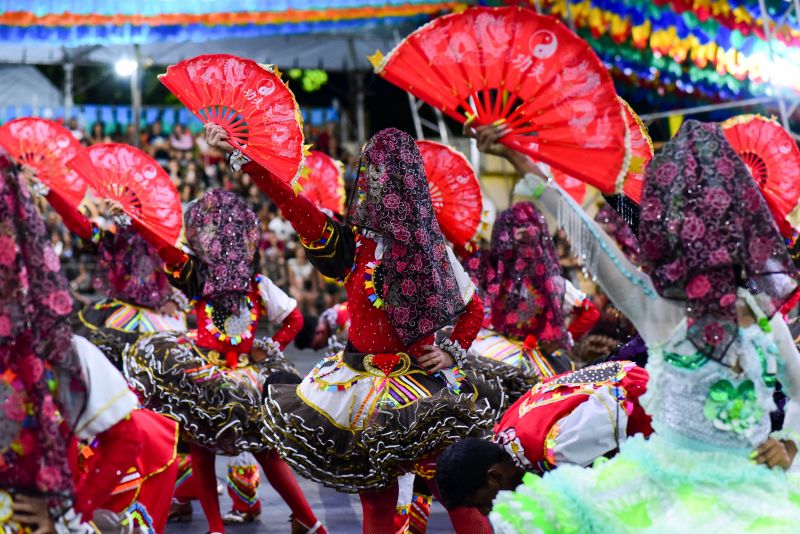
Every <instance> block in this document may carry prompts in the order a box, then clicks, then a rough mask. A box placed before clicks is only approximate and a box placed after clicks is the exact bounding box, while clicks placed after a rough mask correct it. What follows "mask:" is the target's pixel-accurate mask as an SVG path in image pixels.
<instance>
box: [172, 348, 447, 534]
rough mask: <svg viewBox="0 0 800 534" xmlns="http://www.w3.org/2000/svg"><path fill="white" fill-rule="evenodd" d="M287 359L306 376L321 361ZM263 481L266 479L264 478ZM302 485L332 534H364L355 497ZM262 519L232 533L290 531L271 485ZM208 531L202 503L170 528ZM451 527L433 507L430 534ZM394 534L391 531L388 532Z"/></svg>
mask: <svg viewBox="0 0 800 534" xmlns="http://www.w3.org/2000/svg"><path fill="white" fill-rule="evenodd" d="M286 354H287V356H288V357H289V358H290V359H291V360H292V361H294V362H295V365H296V366H297V367H298V369H299V370H300V371H301V372H303V373H305V372H307V371H309V370H310V369H311V367H313V366H314V364H315V363H317V361H319V359H320V357H321V356H320V354H318V353H314V352H312V351H310V350H306V351H298V350H296V349H294V348H293V347H290V348H289V350H287V353H286ZM226 466H227V458H224V457H218V458H217V477H218V478H219V479H220V480H221V481H224V479H225V473H226V470H227V467H226ZM261 478H262V481H263V480H264V477H263V476H262V477H261ZM299 480H300V485H301V487H302V488H303V491H304V492H305V494H306V498H307V499H308V501H309V504H310V505H311V508H312V509H313V510H314V512H315V513H316V514H317V516H318V517H319V519H320V520H321V521H322V522H323V523H324V524H325V526H326V527H327V529H328V532H330V533H331V534H358V533H360V532H361V505H360V502H359V500H358V496H356V495H348V494H345V493H338V492H336V491H334V490H332V489H329V488H324V487H322V486H320V485H319V484H316V483H314V482H311V481H309V480H306V479H302V478H300V479H299ZM260 497H261V506H262V515H261V517H260V518H259V521H257V522H256V523H253V524H250V525H242V526H238V527H230V528H229V529H228V531H229V532H231V533H236V532H240V533H244V532H247V533H253V534H285V533H288V532H290V529H289V524H288V520H289V508H288V507H287V506H286V505H285V504H284V502H283V501H282V500H281V498H280V497H279V496H278V494H277V493H275V491H274V490H273V489H272V488H271V487H269V484H267V483H265V482H262V485H261V489H260ZM220 505H221V507H222V511H223V513H224V512H225V511H226V510H228V509H230V499H229V498H228V494H227V492H224V494H223V495H222V496H221V497H220ZM206 530H207V525H206V523H205V519H204V518H203V513H202V510H201V509H200V505H199V503H194V518H193V520H192V522H191V523H182V524H171V525H169V526H168V527H167V533H168V534H177V533H192V534H194V533H198V534H203V533H204V532H206ZM452 531H453V530H452V527H451V526H450V523H449V521H448V519H447V514H446V513H445V511H444V509H443V508H442V507H441V506H440V505H439V504H438V503H434V505H433V511H432V513H431V521H430V524H429V528H428V532H429V533H431V534H445V533H450V532H452ZM386 532H387V534H390V533H391V528H389V529H387V531H386Z"/></svg>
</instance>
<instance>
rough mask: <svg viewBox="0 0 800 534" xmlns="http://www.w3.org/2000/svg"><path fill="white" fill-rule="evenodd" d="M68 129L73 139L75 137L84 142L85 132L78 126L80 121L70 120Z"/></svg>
mask: <svg viewBox="0 0 800 534" xmlns="http://www.w3.org/2000/svg"><path fill="white" fill-rule="evenodd" d="M67 128H69V131H70V132H71V133H72V137H74V138H75V139H77V140H78V141H83V139H84V137H85V136H84V134H83V130H82V129H81V127H80V126H78V119H75V118H72V119H70V120H69V123H68V125H67Z"/></svg>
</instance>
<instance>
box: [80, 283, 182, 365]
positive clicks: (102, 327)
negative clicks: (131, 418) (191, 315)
mask: <svg viewBox="0 0 800 534" xmlns="http://www.w3.org/2000/svg"><path fill="white" fill-rule="evenodd" d="M70 323H71V324H72V331H73V332H74V333H75V334H77V335H79V336H83V337H85V338H86V339H88V340H89V341H90V342H91V343H92V344H93V345H95V346H96V347H97V348H99V349H100V350H101V351H102V352H103V354H105V356H106V358H108V360H109V361H110V362H111V363H113V364H114V365H115V366H116V367H117V369H122V367H123V365H122V355H123V354H124V353H125V351H126V350H127V348H128V347H129V346H130V345H131V344H133V343H135V342H136V340H137V339H138V338H139V336H140V335H141V334H144V333H155V332H164V331H172V332H182V331H184V330H186V320H185V319H184V318H182V317H181V318H173V317H167V316H164V315H161V314H159V313H156V312H155V311H153V310H150V309H147V308H141V307H138V306H134V305H132V304H128V303H127V302H122V301H119V300H113V299H105V300H101V301H100V302H98V303H97V304H92V305H89V306H86V307H85V308H84V309H82V310H80V311H78V312H77V313H75V314H74V315H73V316H72V317H71V318H70Z"/></svg>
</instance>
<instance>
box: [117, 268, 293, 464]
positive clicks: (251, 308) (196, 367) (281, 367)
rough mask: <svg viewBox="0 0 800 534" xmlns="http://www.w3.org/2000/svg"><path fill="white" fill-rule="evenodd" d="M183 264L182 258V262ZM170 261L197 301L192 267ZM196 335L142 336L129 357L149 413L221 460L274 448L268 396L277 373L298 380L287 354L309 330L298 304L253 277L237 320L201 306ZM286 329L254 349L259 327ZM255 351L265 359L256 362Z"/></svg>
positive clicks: (130, 372)
mask: <svg viewBox="0 0 800 534" xmlns="http://www.w3.org/2000/svg"><path fill="white" fill-rule="evenodd" d="M178 258H180V256H178ZM172 259H173V261H168V263H169V264H171V265H179V267H177V268H176V269H175V270H174V271H172V277H173V279H172V282H173V284H174V285H175V286H176V287H178V288H180V289H181V290H183V291H184V292H185V293H186V295H187V296H188V297H190V298H191V297H192V296H194V295H197V294H198V288H199V282H198V280H197V277H196V275H195V273H196V270H195V268H194V261H195V260H194V259H193V258H192V257H188V258H187V257H185V256H183V258H182V259H183V260H184V261H179V260H178V261H176V258H172ZM195 313H196V315H197V329H195V330H190V331H189V332H186V333H177V334H176V333H168V332H163V333H158V334H153V335H144V336H141V337H140V338H139V339H138V340H137V341H136V343H134V344H133V345H132V346H131V348H130V349H129V350H128V352H127V354H126V356H125V366H126V369H125V370H126V374H127V375H128V377H129V380H130V381H131V382H132V383H133V384H134V385H135V386H136V389H137V390H138V391H139V393H140V394H141V395H142V397H143V398H144V404H145V405H146V406H147V407H148V408H150V409H151V410H153V411H155V412H157V413H160V414H163V415H167V416H169V417H172V418H174V419H176V420H177V421H178V423H179V426H180V428H181V432H182V437H183V438H184V439H186V440H187V441H189V442H190V443H194V444H197V445H201V446H203V447H205V448H207V449H210V450H213V451H215V452H218V453H222V454H229V455H236V454H239V453H241V452H258V451H261V450H264V449H266V448H268V447H269V439H268V436H267V434H268V432H269V431H268V429H267V428H266V426H265V425H264V419H265V415H264V405H263V402H262V398H261V395H262V391H263V388H264V383H265V381H266V380H267V378H268V377H269V376H270V375H271V374H273V373H275V372H279V371H281V372H291V373H296V372H297V371H296V369H295V368H294V367H293V366H292V364H291V363H290V362H289V361H288V360H287V359H286V357H285V356H284V355H283V353H282V352H281V351H282V350H283V349H284V348H285V347H286V345H287V344H288V343H289V342H290V341H291V340H292V339H293V338H294V337H295V336H296V335H297V332H298V331H299V330H300V328H301V327H302V324H303V318H302V315H300V312H299V311H298V310H297V302H296V301H295V300H294V299H292V298H290V297H288V296H287V295H286V293H284V292H283V291H281V290H280V289H279V288H278V287H277V286H275V285H274V284H273V283H272V281H271V280H269V278H267V277H265V276H261V275H256V276H254V277H253V280H252V284H251V288H250V291H249V292H248V293H247V295H246V298H245V299H244V300H243V305H242V308H241V309H240V310H239V312H238V313H236V314H233V313H231V312H230V311H227V312H223V311H221V310H217V309H214V307H213V306H212V304H211V303H210V302H207V301H205V300H202V299H201V300H196V301H195ZM261 320H267V321H270V322H271V323H273V324H280V325H281V327H280V328H279V329H278V331H277V332H276V333H275V334H274V335H273V336H272V338H271V341H269V340H268V341H267V342H266V344H262V343H261V341H256V330H257V328H258V324H259V321H261ZM254 344H255V345H256V346H257V347H258V348H261V349H262V350H263V351H264V353H265V354H266V358H265V359H264V360H263V361H259V362H256V361H255V360H254V359H253V358H252V356H251V352H252V351H253V347H254Z"/></svg>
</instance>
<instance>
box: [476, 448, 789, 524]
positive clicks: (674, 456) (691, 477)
mask: <svg viewBox="0 0 800 534" xmlns="http://www.w3.org/2000/svg"><path fill="white" fill-rule="evenodd" d="M490 518H491V521H492V524H493V525H494V527H495V531H496V532H497V533H498V534H509V533H526V534H537V533H547V534H551V533H552V534H556V533H558V534H576V533H581V534H583V533H586V534H595V533H598V534H599V533H607V532H614V533H615V534H628V533H631V534H633V533H636V534H699V533H705V532H726V533H727V532H730V533H734V532H736V533H744V532H759V533H774V534H788V533H790V532H798V525H799V523H798V521H799V520H800V476H798V475H797V474H788V473H786V472H784V471H783V470H782V469H780V468H777V469H769V468H767V467H765V466H763V465H755V464H753V463H751V462H750V461H749V459H748V458H747V457H746V456H740V455H736V454H732V453H729V452H710V451H705V450H694V449H688V448H685V447H680V446H677V445H675V444H673V443H672V442H670V441H668V440H666V439H664V438H663V437H659V436H658V435H653V436H652V437H651V438H650V439H649V440H648V441H645V440H644V439H643V438H642V437H641V436H636V437H634V438H631V439H629V440H628V441H626V442H625V443H624V444H623V445H622V447H621V452H620V453H619V454H618V455H617V456H615V457H614V458H612V459H611V460H605V461H598V462H596V463H595V466H594V468H592V469H582V468H580V467H577V466H573V465H565V466H562V467H559V468H558V469H556V470H555V471H551V472H549V473H547V474H545V475H544V476H543V477H541V478H540V477H537V476H534V475H532V474H528V475H526V476H525V479H524V482H523V485H522V486H520V487H519V488H517V490H516V491H514V492H501V493H500V494H499V495H498V497H497V499H495V502H494V510H493V512H492V514H491V517H490Z"/></svg>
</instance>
